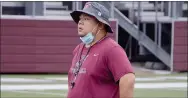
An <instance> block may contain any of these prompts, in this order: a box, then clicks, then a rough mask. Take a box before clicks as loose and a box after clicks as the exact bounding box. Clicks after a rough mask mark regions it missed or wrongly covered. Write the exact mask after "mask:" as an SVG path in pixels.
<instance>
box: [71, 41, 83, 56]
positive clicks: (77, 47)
mask: <svg viewBox="0 0 188 98" xmlns="http://www.w3.org/2000/svg"><path fill="white" fill-rule="evenodd" d="M82 45H83V43H80V44H78V45H77V46H76V47H75V48H74V50H73V54H75V53H76V52H77V51H78V50H79V48H80V47H81V46H82Z"/></svg>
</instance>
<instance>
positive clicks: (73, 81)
mask: <svg viewBox="0 0 188 98" xmlns="http://www.w3.org/2000/svg"><path fill="white" fill-rule="evenodd" d="M105 38H106V36H104V37H103V38H102V39H100V40H99V41H97V42H96V43H95V44H97V43H99V42H101V41H102V40H104V39H105ZM95 44H93V45H92V46H94V45H95ZM92 46H90V47H89V49H88V51H87V53H86V55H85V56H84V58H83V59H82V52H83V50H84V47H85V45H83V47H82V49H81V51H80V53H78V54H80V56H79V60H78V68H77V69H76V67H77V66H75V70H76V71H75V72H74V79H73V80H72V81H71V88H73V87H74V85H75V81H76V78H77V75H78V73H79V71H80V68H81V66H82V64H83V62H84V61H85V59H86V57H87V56H88V54H89V52H90V50H91V48H92ZM78 54H77V57H78ZM77 57H76V58H77ZM81 59H82V62H81Z"/></svg>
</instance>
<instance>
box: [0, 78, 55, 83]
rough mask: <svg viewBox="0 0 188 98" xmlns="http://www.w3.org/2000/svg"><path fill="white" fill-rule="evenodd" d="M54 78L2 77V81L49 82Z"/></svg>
mask: <svg viewBox="0 0 188 98" xmlns="http://www.w3.org/2000/svg"><path fill="white" fill-rule="evenodd" d="M52 81H53V80H45V79H35V78H1V82H9V83H36V82H37V83H44V82H45V83H47V82H48V83H49V82H52Z"/></svg>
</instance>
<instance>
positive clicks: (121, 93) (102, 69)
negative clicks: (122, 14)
mask: <svg viewBox="0 0 188 98" xmlns="http://www.w3.org/2000/svg"><path fill="white" fill-rule="evenodd" d="M71 16H72V18H73V20H74V21H75V22H76V23H77V24H78V35H79V37H80V39H81V40H82V42H83V43H80V44H79V45H78V46H77V47H76V48H75V50H74V51H73V56H74V57H73V60H72V66H71V68H70V71H69V73H68V83H69V91H68V96H67V98H132V97H133V91H134V82H135V75H134V72H133V69H132V67H131V64H130V62H129V60H128V58H127V56H126V53H125V52H124V50H123V49H122V48H121V46H119V45H118V44H117V43H116V42H115V41H114V40H112V39H111V38H109V37H108V36H107V33H113V31H112V29H111V27H110V25H109V11H108V10H107V9H106V8H105V7H104V6H103V5H101V4H99V3H96V2H88V3H86V5H85V7H84V9H83V10H79V11H74V12H72V13H71Z"/></svg>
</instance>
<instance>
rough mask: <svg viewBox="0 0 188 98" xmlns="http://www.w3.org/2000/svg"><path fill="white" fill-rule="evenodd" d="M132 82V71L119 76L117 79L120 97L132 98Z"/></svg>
mask: <svg viewBox="0 0 188 98" xmlns="http://www.w3.org/2000/svg"><path fill="white" fill-rule="evenodd" d="M134 84H135V75H134V74H133V73H128V74H126V75H124V76H123V77H121V78H120V81H119V89H120V98H133V96H134Z"/></svg>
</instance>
